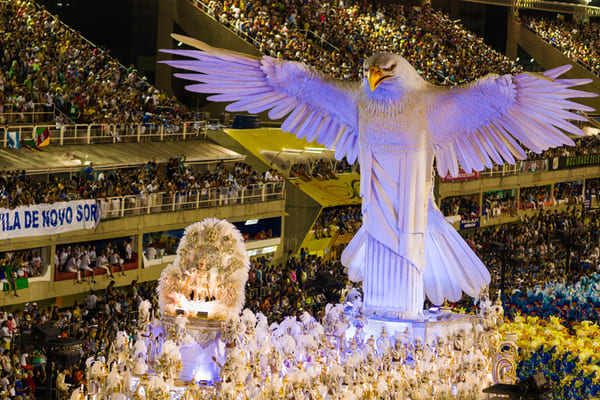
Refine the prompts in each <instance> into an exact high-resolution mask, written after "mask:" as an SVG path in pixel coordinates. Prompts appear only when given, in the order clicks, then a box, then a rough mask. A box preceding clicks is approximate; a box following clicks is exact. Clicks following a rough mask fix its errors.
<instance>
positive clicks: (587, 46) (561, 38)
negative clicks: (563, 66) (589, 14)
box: [520, 16, 600, 75]
mask: <svg viewBox="0 0 600 400" xmlns="http://www.w3.org/2000/svg"><path fill="white" fill-rule="evenodd" d="M520 19H521V25H523V26H524V27H526V28H527V29H530V30H531V31H533V32H535V33H536V34H537V35H539V36H540V37H541V38H542V39H544V40H545V41H547V42H548V43H550V44H551V45H552V46H554V47H556V48H557V49H558V50H560V51H561V52H563V53H564V54H565V55H566V56H567V57H569V58H571V59H572V60H574V61H576V62H578V63H579V64H581V65H582V66H584V67H585V68H587V69H588V70H590V71H591V72H593V73H594V74H596V75H598V74H600V52H599V50H598V45H599V44H600V42H599V39H598V28H599V25H598V23H596V22H589V23H577V22H574V21H566V20H565V18H564V16H563V17H562V18H554V19H548V18H539V17H529V16H522V17H521V18H520Z"/></svg>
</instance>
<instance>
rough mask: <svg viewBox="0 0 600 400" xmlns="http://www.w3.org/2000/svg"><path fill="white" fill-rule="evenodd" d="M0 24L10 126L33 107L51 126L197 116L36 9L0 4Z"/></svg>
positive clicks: (1, 86)
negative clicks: (11, 117)
mask: <svg viewBox="0 0 600 400" xmlns="http://www.w3.org/2000/svg"><path fill="white" fill-rule="evenodd" d="M0 20H1V22H2V27H3V35H2V39H1V40H0V54H1V56H0V69H1V70H2V74H0V107H2V108H1V109H0V111H5V107H7V110H6V111H12V110H14V111H15V112H17V116H19V115H20V117H19V118H17V121H16V122H32V121H31V119H30V118H31V117H30V116H29V112H31V111H33V107H34V105H35V104H42V105H43V107H44V109H45V110H46V111H47V113H46V114H43V115H44V119H46V120H47V119H49V118H50V117H49V116H48V115H49V114H51V121H52V122H54V120H55V114H56V119H57V120H56V122H57V123H59V124H64V123H104V124H120V125H123V126H127V125H129V124H134V123H140V122H144V123H172V122H174V121H182V120H184V119H185V120H192V119H194V118H195V117H196V115H198V114H196V113H193V112H190V111H189V110H188V109H187V108H186V107H185V106H184V105H182V104H180V103H179V102H178V101H177V100H176V99H175V98H173V97H168V96H166V95H165V93H164V92H161V91H160V90H158V89H157V88H155V87H153V86H152V85H151V84H149V83H148V82H147V81H146V80H145V78H144V77H141V76H138V72H137V70H136V69H135V67H134V66H133V65H132V66H130V67H124V66H123V65H121V64H119V62H118V60H116V59H114V58H113V57H112V56H111V55H110V50H108V49H106V48H103V47H97V46H95V45H94V44H92V43H90V42H89V41H87V40H86V39H85V38H84V37H82V36H81V35H80V34H79V32H76V31H74V30H73V29H71V28H70V27H68V26H66V25H65V24H64V23H62V22H61V21H60V18H59V17H58V16H55V15H52V14H50V13H49V12H47V11H46V10H45V9H44V8H43V6H40V5H38V4H37V3H35V2H20V1H12V0H11V1H5V2H2V3H1V4H0ZM54 108H56V113H55V112H54ZM26 116H27V119H26ZM3 122H4V123H6V122H7V120H6V119H4V121H3ZM37 122H41V121H37Z"/></svg>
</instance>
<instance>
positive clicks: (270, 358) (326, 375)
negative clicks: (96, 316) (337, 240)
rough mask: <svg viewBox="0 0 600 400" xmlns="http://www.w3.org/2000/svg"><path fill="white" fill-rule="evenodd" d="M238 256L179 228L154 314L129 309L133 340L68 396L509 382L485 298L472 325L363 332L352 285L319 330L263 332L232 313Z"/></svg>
mask: <svg viewBox="0 0 600 400" xmlns="http://www.w3.org/2000/svg"><path fill="white" fill-rule="evenodd" d="M246 254H247V253H246V251H245V248H244V243H243V239H242V237H241V235H240V234H239V232H237V230H235V227H234V226H233V225H231V224H230V223H228V222H226V221H220V220H216V219H207V220H205V221H202V222H199V223H196V224H193V225H191V226H189V227H188V228H187V229H186V231H185V234H184V237H183V239H182V241H181V244H180V246H179V249H178V253H177V257H176V259H175V261H174V263H173V264H172V265H169V266H167V267H166V268H165V269H164V271H163V272H162V274H161V277H160V282H159V285H158V289H157V290H158V297H159V305H158V309H157V310H153V309H152V308H151V306H150V303H149V302H148V301H145V302H143V303H142V304H141V305H140V309H139V318H138V329H137V332H136V334H135V335H134V336H129V335H127V334H125V333H124V332H120V333H119V335H118V336H117V338H116V340H115V341H114V343H113V346H112V348H111V350H110V352H109V354H108V356H107V357H106V358H92V359H90V360H88V371H87V372H88V389H87V393H85V392H84V390H81V389H77V390H76V391H75V392H74V393H73V395H72V396H73V397H72V398H73V399H79V398H82V396H84V395H87V396H89V398H91V399H113V400H122V399H148V400H150V399H152V400H161V399H164V400H166V399H173V400H175V399H183V400H195V399H205V398H210V399H213V398H214V399H408V398H410V399H426V398H427V399H430V398H436V399H457V398H460V399H479V398H484V397H483V395H482V389H484V388H485V387H488V386H490V385H491V384H492V383H493V382H505V383H513V382H514V381H515V376H516V375H515V363H514V357H515V354H514V351H508V352H507V351H506V350H503V349H507V348H508V349H513V350H514V348H515V347H514V344H511V343H508V345H507V343H503V340H504V339H503V337H502V336H501V335H500V333H499V331H498V327H499V326H500V325H501V324H502V321H503V310H502V306H501V305H500V304H499V302H498V301H496V302H493V301H492V300H490V299H489V298H488V296H487V292H486V291H485V290H484V291H482V295H481V297H480V299H479V313H478V314H477V315H472V316H458V317H457V315H458V314H453V313H451V312H448V311H444V310H435V311H434V310H431V311H429V312H427V313H425V315H424V316H423V317H422V318H420V319H418V320H415V321H412V322H410V321H395V324H396V326H403V327H404V329H403V330H399V329H397V330H396V331H395V332H392V331H390V330H389V324H387V323H382V322H381V319H379V322H377V323H375V324H374V323H372V322H371V323H368V322H369V321H371V320H372V318H371V319H370V318H369V317H368V316H365V315H364V313H363V309H362V299H361V295H360V292H359V291H358V290H356V289H354V288H351V287H348V288H347V289H345V290H344V292H343V295H342V299H341V301H340V303H339V304H334V305H333V304H330V305H327V307H326V312H325V316H324V318H323V320H322V321H317V320H316V319H315V318H314V317H313V316H311V315H310V314H308V313H307V312H304V313H302V314H300V316H299V317H297V316H288V317H286V318H284V319H283V320H282V321H281V322H280V323H275V322H273V323H269V321H267V319H266V317H265V316H264V315H262V314H260V313H259V314H255V313H253V312H251V311H250V310H248V309H245V310H242V309H243V304H244V286H245V283H246V279H247V276H248V270H249V260H248V257H247V255H246ZM457 321H458V322H457ZM375 326H379V327H380V330H379V331H377V332H375V330H374V329H375V328H374V327H375Z"/></svg>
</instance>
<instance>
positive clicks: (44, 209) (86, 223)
mask: <svg viewBox="0 0 600 400" xmlns="http://www.w3.org/2000/svg"><path fill="white" fill-rule="evenodd" d="M100 218H101V215H100V207H98V206H97V203H96V200H73V201H65V202H60V203H54V204H36V205H33V206H21V207H17V208H15V209H13V210H11V209H7V208H0V240H3V239H12V238H17V237H26V236H40V235H54V234H56V233H62V232H69V231H77V230H81V229H94V228H95V227H97V226H98V223H99V222H100Z"/></svg>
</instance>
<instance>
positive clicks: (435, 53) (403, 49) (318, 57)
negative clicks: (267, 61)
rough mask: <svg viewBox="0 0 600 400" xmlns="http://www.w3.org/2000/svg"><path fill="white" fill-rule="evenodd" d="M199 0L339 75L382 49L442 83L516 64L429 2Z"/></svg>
mask: <svg viewBox="0 0 600 400" xmlns="http://www.w3.org/2000/svg"><path fill="white" fill-rule="evenodd" d="M198 4H199V5H200V3H198ZM203 6H204V7H206V9H207V11H208V13H209V14H211V15H212V16H213V17H214V18H215V19H216V20H218V21H220V22H221V23H223V24H225V25H226V26H229V27H231V28H232V29H234V30H235V31H236V32H237V33H238V34H240V35H241V36H242V37H245V38H247V40H249V41H250V42H251V43H252V44H254V45H255V46H256V47H258V48H259V50H261V51H262V52H263V53H265V54H267V55H270V56H273V57H282V58H285V59H291V60H298V61H302V62H305V63H307V64H310V65H314V66H315V67H317V68H318V69H320V70H322V71H324V72H325V73H328V74H331V75H332V76H335V77H338V78H342V79H347V80H357V79H358V78H359V77H360V76H361V69H362V62H363V60H364V59H363V57H365V56H367V57H368V56H369V55H372V54H374V53H377V52H380V51H389V52H392V53H398V54H401V55H402V56H404V57H405V58H406V59H407V60H408V61H409V62H411V64H413V65H414V66H415V68H416V69H417V70H418V71H419V72H420V73H421V74H422V75H423V77H424V78H426V79H427V80H429V81H432V82H435V83H439V84H445V85H456V84H460V83H464V82H468V81H471V80H473V79H476V78H478V77H480V76H482V75H485V74H486V73H488V72H497V73H511V72H517V71H519V67H518V66H516V65H515V64H514V63H513V62H511V61H510V60H509V59H507V58H506V57H505V56H503V55H502V54H500V53H498V52H496V51H494V50H492V49H491V48H490V47H488V46H486V45H485V44H484V43H483V41H482V40H481V38H477V37H476V36H475V35H473V34H472V33H470V32H468V31H467V30H466V29H464V28H463V27H462V25H461V24H460V23H459V22H458V21H453V20H451V19H450V18H449V17H448V16H447V15H445V14H444V13H442V12H440V11H436V10H432V9H431V8H430V7H429V6H424V7H423V8H416V7H413V6H410V5H407V4H403V3H397V2H392V1H375V2H362V1H349V2H345V3H339V4H336V3H332V2H320V3H319V2H308V3H307V2H302V1H288V2H286V4H285V6H284V5H283V3H279V5H274V6H272V5H270V4H268V3H263V2H262V1H254V2H249V3H248V2H235V1H234V2H230V1H217V0H211V1H205V2H204V4H203Z"/></svg>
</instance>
